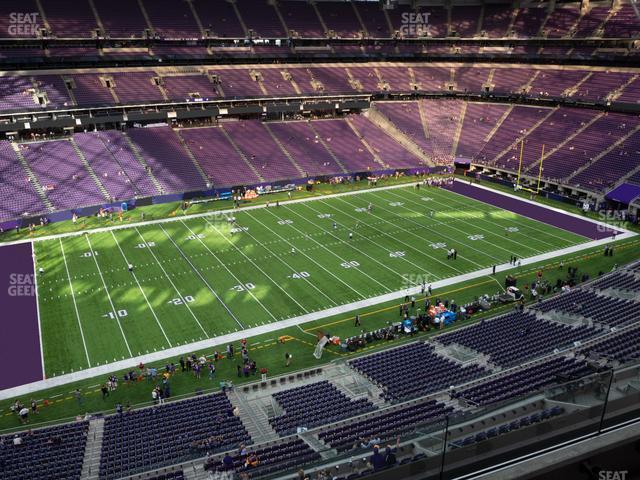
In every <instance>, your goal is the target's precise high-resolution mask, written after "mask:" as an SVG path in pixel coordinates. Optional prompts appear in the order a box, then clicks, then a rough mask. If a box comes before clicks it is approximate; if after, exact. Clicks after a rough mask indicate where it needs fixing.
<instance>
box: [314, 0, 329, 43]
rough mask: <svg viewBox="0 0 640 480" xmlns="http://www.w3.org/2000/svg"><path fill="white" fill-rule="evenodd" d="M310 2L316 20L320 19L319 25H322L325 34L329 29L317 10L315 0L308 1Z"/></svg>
mask: <svg viewBox="0 0 640 480" xmlns="http://www.w3.org/2000/svg"><path fill="white" fill-rule="evenodd" d="M310 3H311V6H312V7H313V11H314V12H316V16H317V17H318V20H320V25H322V30H323V31H324V33H325V35H326V34H327V33H328V32H329V29H328V28H327V24H326V22H325V21H324V18H322V15H320V10H318V5H316V2H310Z"/></svg>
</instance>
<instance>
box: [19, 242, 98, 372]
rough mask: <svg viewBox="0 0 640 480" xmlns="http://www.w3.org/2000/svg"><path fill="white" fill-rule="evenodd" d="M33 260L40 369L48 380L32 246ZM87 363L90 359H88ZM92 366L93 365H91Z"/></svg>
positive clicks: (36, 271) (32, 255) (34, 250)
mask: <svg viewBox="0 0 640 480" xmlns="http://www.w3.org/2000/svg"><path fill="white" fill-rule="evenodd" d="M31 259H32V260H33V285H34V288H35V292H34V293H35V295H36V316H37V318H38V343H39V344H40V367H41V368H42V378H43V379H45V378H47V374H46V372H45V370H44V343H43V338H42V322H41V321H40V302H39V301H38V300H39V297H38V269H37V265H36V249H35V245H34V244H33V243H32V244H31ZM87 363H89V362H88V358H87ZM89 366H91V364H89Z"/></svg>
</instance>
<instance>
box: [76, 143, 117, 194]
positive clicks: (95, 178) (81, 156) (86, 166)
mask: <svg viewBox="0 0 640 480" xmlns="http://www.w3.org/2000/svg"><path fill="white" fill-rule="evenodd" d="M69 142H71V146H72V147H73V149H74V150H75V152H76V155H77V156H78V158H79V159H80V161H81V162H82V165H84V169H85V170H86V171H87V172H88V173H89V176H90V177H91V178H92V179H93V182H94V183H95V184H96V186H97V187H98V190H100V193H102V195H103V196H104V198H105V200H107V201H109V200H110V199H111V195H109V192H108V191H107V189H106V188H105V187H104V185H103V184H102V182H101V181H100V178H98V176H97V175H96V172H95V171H94V170H93V168H92V167H91V165H90V164H89V162H88V161H87V157H85V156H84V153H82V150H80V147H78V144H77V143H76V142H75V140H74V139H73V138H71V139H70V140H69Z"/></svg>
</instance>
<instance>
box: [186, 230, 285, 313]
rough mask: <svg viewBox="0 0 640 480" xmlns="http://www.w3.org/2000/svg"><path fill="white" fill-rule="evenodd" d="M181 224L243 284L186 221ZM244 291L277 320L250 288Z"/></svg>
mask: <svg viewBox="0 0 640 480" xmlns="http://www.w3.org/2000/svg"><path fill="white" fill-rule="evenodd" d="M182 225H184V227H185V228H186V229H187V230H189V231H190V232H191V235H193V236H194V237H195V238H196V239H197V240H198V241H199V242H200V243H201V244H202V246H203V247H204V248H205V249H206V250H207V252H209V255H211V256H212V257H213V258H215V259H216V260H217V262H218V263H219V264H220V265H222V266H223V267H224V269H225V270H226V271H227V273H228V274H229V275H231V276H232V277H233V278H234V279H235V281H236V282H238V285H244V284H245V282H243V281H242V280H240V279H239V278H238V277H237V276H236V274H235V273H233V272H232V271H231V269H230V268H229V267H227V264H226V263H224V262H223V261H222V260H220V258H219V257H218V256H217V255H216V254H215V253H214V252H213V251H212V250H211V249H210V248H209V246H208V245H207V244H206V243H204V242H203V241H202V239H201V238H200V237H199V236H198V235H197V234H196V232H194V231H193V230H191V229H190V228H189V226H188V225H187V224H186V223H184V221H182ZM245 291H246V292H247V293H248V294H249V296H250V297H251V298H253V299H254V300H255V301H256V302H257V303H258V305H260V306H261V307H262V309H263V310H264V311H265V312H267V314H268V315H269V316H270V317H271V318H272V319H273V320H274V321H277V320H278V319H277V318H276V317H275V315H274V314H273V313H271V310H269V309H268V308H267V307H266V306H265V305H264V304H263V303H262V302H261V301H260V300H258V297H256V296H255V295H254V294H253V292H252V291H251V290H250V289H248V288H247V289H245Z"/></svg>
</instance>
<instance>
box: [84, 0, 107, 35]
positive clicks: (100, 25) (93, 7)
mask: <svg viewBox="0 0 640 480" xmlns="http://www.w3.org/2000/svg"><path fill="white" fill-rule="evenodd" d="M87 1H88V3H89V8H91V11H92V12H93V16H94V17H96V25H97V26H98V28H99V29H100V31H101V32H102V34H103V35H104V34H105V32H106V30H105V28H104V24H103V23H102V19H101V18H100V14H99V13H98V9H97V8H96V4H95V3H94V2H93V0H87Z"/></svg>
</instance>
